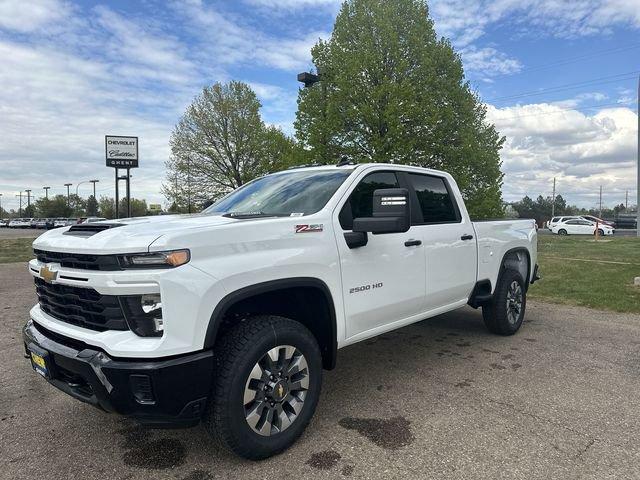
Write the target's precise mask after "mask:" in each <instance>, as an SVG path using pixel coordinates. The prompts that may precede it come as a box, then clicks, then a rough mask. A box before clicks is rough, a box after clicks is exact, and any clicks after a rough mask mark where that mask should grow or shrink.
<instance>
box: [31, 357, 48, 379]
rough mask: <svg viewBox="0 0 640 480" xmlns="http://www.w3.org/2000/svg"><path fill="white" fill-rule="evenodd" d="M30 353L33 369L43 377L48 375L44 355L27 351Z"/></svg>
mask: <svg viewBox="0 0 640 480" xmlns="http://www.w3.org/2000/svg"><path fill="white" fill-rule="evenodd" d="M29 354H30V355H31V366H32V367H33V369H34V370H35V371H36V372H38V373H39V374H40V375H42V376H43V377H45V378H48V377H49V368H48V367H47V360H46V358H45V357H44V355H39V354H37V353H35V352H32V351H29Z"/></svg>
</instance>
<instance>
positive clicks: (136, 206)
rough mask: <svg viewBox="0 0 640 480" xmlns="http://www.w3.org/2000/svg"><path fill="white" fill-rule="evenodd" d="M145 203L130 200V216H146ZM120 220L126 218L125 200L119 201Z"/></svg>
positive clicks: (133, 199) (135, 199)
mask: <svg viewBox="0 0 640 480" xmlns="http://www.w3.org/2000/svg"><path fill="white" fill-rule="evenodd" d="M147 211H148V208H147V202H146V200H139V199H137V198H132V199H131V216H132V217H144V216H145V215H147ZM119 212H120V218H127V199H126V198H121V199H120V208H119Z"/></svg>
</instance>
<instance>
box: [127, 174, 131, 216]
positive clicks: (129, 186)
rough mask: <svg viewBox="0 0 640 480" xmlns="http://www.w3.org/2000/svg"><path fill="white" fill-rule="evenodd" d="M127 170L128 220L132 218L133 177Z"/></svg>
mask: <svg viewBox="0 0 640 480" xmlns="http://www.w3.org/2000/svg"><path fill="white" fill-rule="evenodd" d="M129 172H130V169H129V168H127V218H131V175H130V173H129Z"/></svg>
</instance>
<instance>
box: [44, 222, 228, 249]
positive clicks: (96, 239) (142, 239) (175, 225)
mask: <svg viewBox="0 0 640 480" xmlns="http://www.w3.org/2000/svg"><path fill="white" fill-rule="evenodd" d="M238 221H239V220H236V219H233V218H227V217H223V216H220V215H201V214H196V215H161V216H152V217H137V218H127V219H121V220H108V221H104V222H95V223H91V224H86V225H91V226H94V225H95V226H98V225H104V224H108V225H112V226H113V227H112V228H108V229H106V230H103V231H99V232H97V233H92V232H87V233H85V232H82V234H75V233H76V232H70V231H69V230H70V229H71V228H72V227H62V228H56V229H53V230H49V231H48V232H46V233H44V234H42V235H40V236H39V237H38V238H36V240H35V241H34V242H33V248H36V249H39V250H47V251H52V252H72V253H86V254H103V255H104V254H112V253H134V252H146V251H148V250H149V245H151V244H152V243H153V242H154V241H155V240H157V239H158V238H160V237H162V236H163V235H165V234H168V233H179V232H185V231H187V230H195V229H206V228H211V227H215V226H217V225H225V224H229V223H233V222H238ZM78 233H80V232H78Z"/></svg>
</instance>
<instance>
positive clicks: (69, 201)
mask: <svg viewBox="0 0 640 480" xmlns="http://www.w3.org/2000/svg"><path fill="white" fill-rule="evenodd" d="M71 185H73V183H65V184H64V186H65V187H67V207H70V206H71V200H70V198H69V187H70V186H71ZM76 191H77V189H76ZM76 195H77V193H76Z"/></svg>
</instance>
